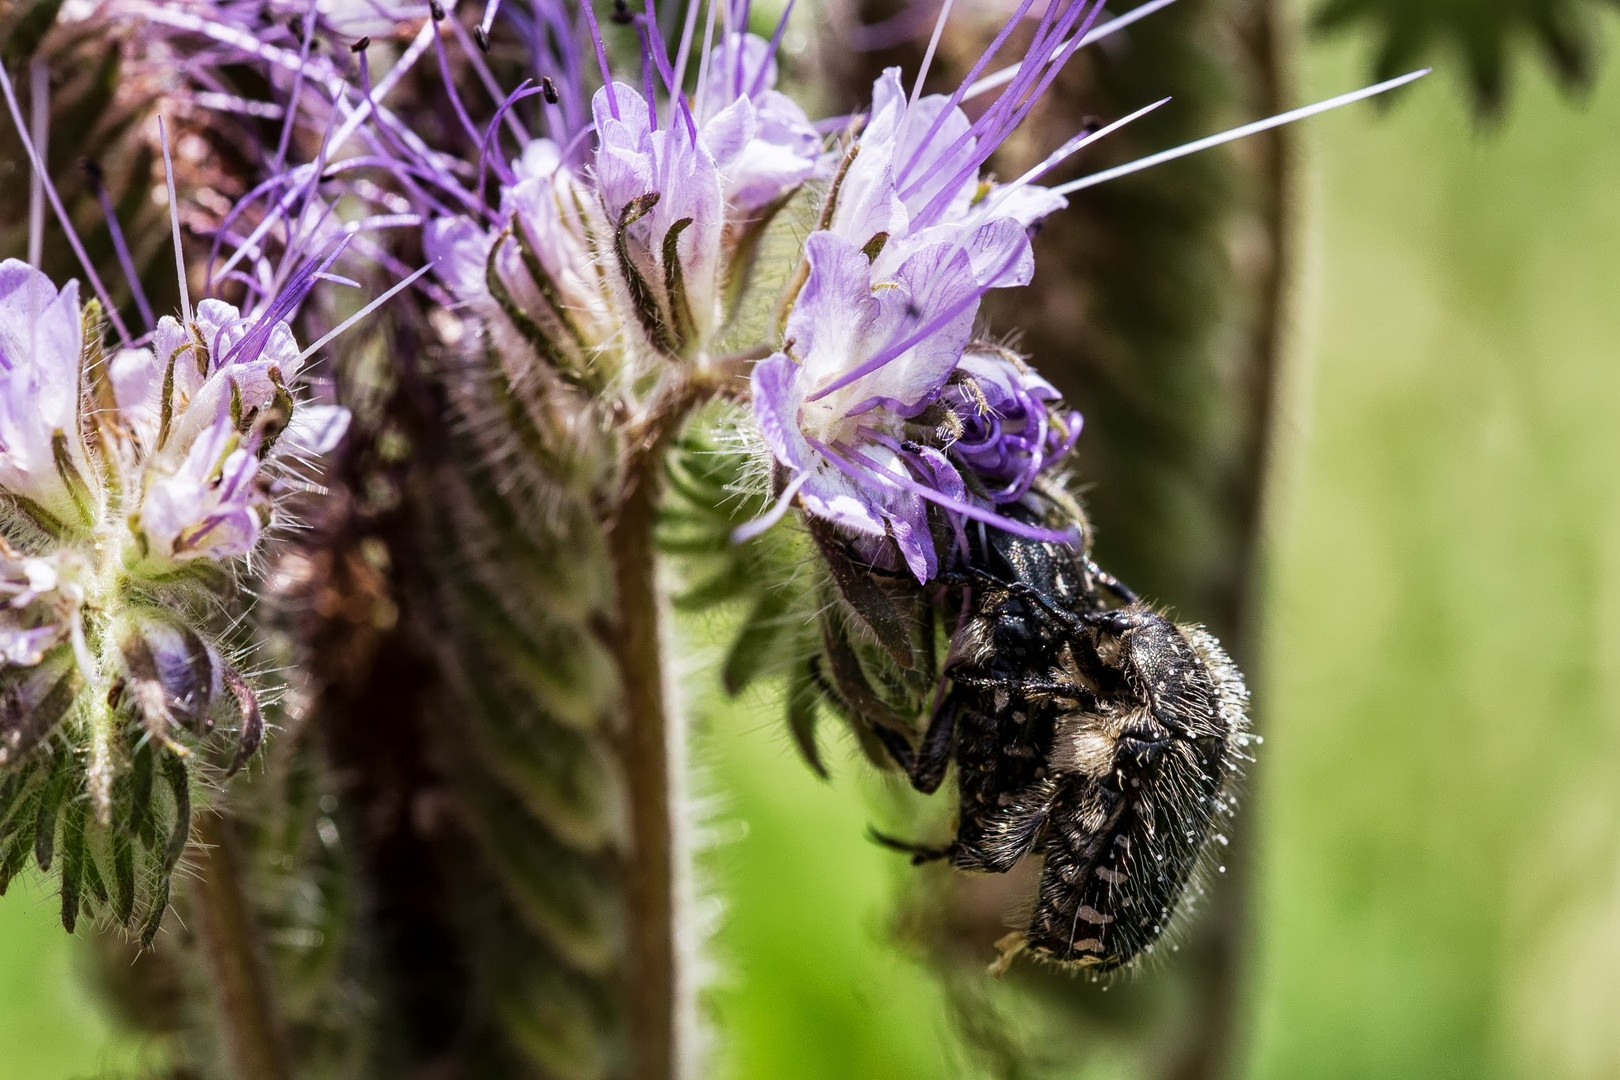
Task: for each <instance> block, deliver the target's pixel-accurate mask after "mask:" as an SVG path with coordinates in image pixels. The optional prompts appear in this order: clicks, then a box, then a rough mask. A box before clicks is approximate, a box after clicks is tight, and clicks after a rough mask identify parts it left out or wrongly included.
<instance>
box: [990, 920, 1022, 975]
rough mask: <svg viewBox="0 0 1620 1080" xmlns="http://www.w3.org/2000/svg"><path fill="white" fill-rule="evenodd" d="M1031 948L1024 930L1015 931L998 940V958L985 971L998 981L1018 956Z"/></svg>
mask: <svg viewBox="0 0 1620 1080" xmlns="http://www.w3.org/2000/svg"><path fill="white" fill-rule="evenodd" d="M1027 948H1029V939H1028V938H1026V937H1024V932H1023V931H1022V930H1014V931H1013V932H1012V933H1010V934H1003V935H1002V936H1001V937H999V938H997V939H996V958H995V959H994V960H992V961H991V962H990V966H989V967H988V968H986V969H985V971H986V972H987V973H988V974H989V975H990V976H991V977H992V978H996V979H1000V978H1003V977H1004V976H1005V975H1006V974H1007V970H1008V969H1009V968H1011V967H1012V963H1013V961H1014V960H1015V959H1017V957H1018V954H1019V953H1021V952H1023V951H1024V950H1025V949H1027Z"/></svg>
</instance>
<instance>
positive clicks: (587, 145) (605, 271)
mask: <svg viewBox="0 0 1620 1080" xmlns="http://www.w3.org/2000/svg"><path fill="white" fill-rule="evenodd" d="M1031 6H1032V5H1031V4H1028V3H1026V4H1023V5H1022V6H1021V7H1020V9H1019V11H1018V12H1017V13H1016V16H1015V20H1014V21H1015V22H1016V21H1017V20H1018V19H1022V18H1023V17H1024V16H1025V15H1027V14H1028V10H1027V9H1029V8H1031ZM537 7H539V8H545V9H546V10H547V11H548V12H549V15H548V16H547V19H548V20H549V21H548V25H552V26H560V27H566V28H568V29H570V30H571V31H572V33H567V34H552V35H549V36H547V37H546V38H545V41H546V48H547V49H549V50H551V53H550V55H549V56H548V57H543V58H542V61H541V63H540V65H539V66H540V69H541V70H542V71H547V70H550V71H554V72H557V73H558V77H557V78H552V77H551V76H549V75H548V76H546V77H545V78H544V79H543V81H542V82H541V84H540V85H539V86H527V85H526V86H523V87H520V88H519V89H518V90H517V91H516V92H514V93H513V94H512V95H511V96H510V97H509V98H508V99H506V101H504V102H503V103H502V104H501V107H500V109H501V119H499V120H497V121H496V123H495V124H494V125H492V126H491V128H490V129H489V131H488V132H487V133H485V134H483V135H482V136H481V139H480V141H481V145H482V148H483V150H482V158H481V161H480V163H479V174H480V177H482V176H483V175H484V174H485V173H486V171H488V172H493V173H494V174H495V175H496V178H497V182H496V184H495V185H494V186H495V189H496V191H497V195H496V197H495V198H493V199H486V197H485V194H484V192H483V191H482V190H481V189H480V188H479V187H478V186H477V185H469V184H467V183H464V182H460V181H458V180H457V174H456V172H455V170H453V169H451V168H448V167H446V164H445V163H444V162H443V161H440V160H436V159H435V158H434V156H433V155H432V154H431V152H429V153H427V154H421V153H417V154H410V153H407V154H404V155H396V158H397V159H398V160H396V162H395V163H394V164H393V166H392V170H393V171H394V172H395V174H396V175H402V176H409V177H410V178H411V183H410V184H409V185H406V187H407V188H414V189H416V191H417V193H418V197H417V199H416V203H417V206H418V208H419V210H420V218H421V220H422V224H423V230H424V247H425V248H426V250H427V253H428V255H429V258H430V260H431V262H432V264H433V266H434V267H435V269H436V272H437V276H438V279H439V281H440V282H441V284H442V285H443V286H444V287H445V288H446V289H447V290H448V292H449V294H450V295H451V297H452V298H453V299H454V300H455V301H457V302H458V303H459V304H460V305H461V307H462V310H463V311H464V312H465V313H467V314H469V315H471V316H472V317H473V319H474V321H475V323H476V324H477V326H478V327H479V328H480V329H481V330H482V331H483V333H484V334H487V335H488V340H489V341H490V342H492V343H494V344H495V346H496V351H497V352H498V353H499V354H500V355H501V360H502V364H503V366H504V367H505V368H506V369H508V381H509V383H510V384H511V385H513V386H515V387H523V386H526V385H532V384H534V383H536V382H537V381H538V382H545V383H552V382H558V381H560V382H561V383H562V384H565V385H566V386H567V387H570V388H572V389H573V390H578V391H582V392H583V394H584V397H585V401H584V402H582V404H583V405H585V406H587V407H597V406H600V405H601V404H602V403H603V401H604V399H608V400H613V401H617V402H619V404H618V405H617V406H615V408H617V410H618V412H619V413H621V414H628V415H634V413H635V412H636V409H637V407H638V405H641V404H645V403H646V402H648V401H650V400H652V399H654V398H656V396H657V389H658V387H659V386H661V385H663V384H664V383H665V382H667V381H668V379H671V378H677V377H685V378H694V377H696V378H703V377H712V378H716V379H727V378H730V379H735V378H736V376H737V375H738V374H748V375H749V379H748V383H749V390H750V393H749V400H750V402H751V409H752V413H753V418H754V424H753V427H754V429H755V430H756V431H757V432H758V433H759V435H760V437H761V445H762V449H763V450H764V451H765V452H766V453H768V454H769V456H770V458H771V460H772V461H773V462H774V465H775V469H774V471H773V475H774V476H775V477H776V487H777V494H778V497H779V500H780V502H781V507H780V508H779V509H785V507H786V506H787V505H788V504H789V503H792V504H794V505H797V506H798V507H799V508H800V509H801V510H802V511H803V512H805V513H807V514H810V515H812V516H814V517H817V518H820V519H822V520H824V521H826V522H828V523H830V524H831V525H833V526H835V527H837V528H840V529H843V530H846V531H849V532H852V533H856V534H861V535H864V536H866V537H869V538H871V539H872V541H873V542H874V543H875V544H876V547H875V548H874V551H875V552H876V553H877V554H878V557H879V558H880V560H885V561H890V560H891V559H897V560H898V561H899V562H902V563H903V564H904V565H905V566H906V567H907V568H909V570H910V571H911V573H912V574H914V575H915V576H916V578H917V579H918V580H920V581H927V580H929V579H931V578H933V577H935V576H936V575H937V574H938V573H939V572H940V567H941V558H942V556H945V557H948V552H944V551H942V550H941V548H940V544H939V542H938V541H937V539H936V530H935V529H934V528H933V526H932V524H931V523H933V522H936V521H940V522H944V523H946V524H948V525H949V526H950V528H949V529H948V530H947V532H952V533H954V534H955V535H956V536H958V537H960V535H961V531H962V527H963V525H964V523H965V522H967V521H969V520H982V521H988V522H991V523H994V524H997V525H998V526H1000V527H1002V528H1007V529H1011V530H1013V531H1018V532H1022V533H1030V534H1039V535H1041V536H1043V537H1046V538H1050V539H1058V540H1062V539H1070V538H1069V537H1067V536H1066V535H1065V534H1061V533H1055V532H1049V531H1047V530H1042V529H1039V528H1036V527H1034V526H1031V525H1028V524H1026V523H1024V522H1022V521H1020V520H1017V519H1014V518H1011V517H1008V516H1006V515H1004V514H1002V513H1001V512H1000V511H999V509H998V507H1000V506H1001V505H1003V504H1005V503H1008V502H1010V501H1016V500H1017V499H1019V498H1021V497H1022V496H1023V495H1024V493H1025V492H1027V491H1028V490H1029V488H1030V486H1031V485H1032V484H1033V483H1034V482H1035V480H1036V478H1037V477H1038V476H1040V475H1041V474H1043V473H1044V472H1045V471H1047V470H1049V469H1051V468H1053V467H1054V466H1055V465H1057V464H1058V463H1059V462H1060V461H1061V459H1062V458H1063V456H1064V454H1065V453H1066V452H1067V451H1068V449H1069V448H1070V447H1071V446H1072V445H1073V443H1074V440H1075V437H1076V436H1077V435H1078V432H1079V429H1080V418H1079V416H1078V414H1076V413H1074V412H1073V411H1071V410H1067V409H1064V408H1063V407H1062V405H1061V403H1060V402H1059V401H1058V400H1057V394H1056V393H1055V391H1054V390H1053V388H1052V387H1051V385H1050V384H1049V383H1047V382H1045V381H1044V380H1042V379H1041V378H1040V377H1039V376H1038V375H1036V374H1035V373H1034V372H1033V371H1031V370H1030V369H1029V368H1028V367H1027V365H1025V364H1024V363H1023V362H1022V361H1021V360H1019V359H1018V358H1017V357H1015V356H1013V355H1011V354H1010V353H1008V352H1007V351H1006V350H1004V349H1001V348H999V347H996V346H993V345H990V344H988V343H986V342H985V341H984V340H983V339H982V338H981V337H980V336H979V334H978V333H977V331H976V321H977V317H978V312H979V305H980V302H981V300H982V298H983V297H984V296H985V294H986V293H987V292H989V291H990V290H991V289H997V288H1011V287H1016V286H1019V285H1023V284H1026V283H1027V282H1028V281H1029V280H1030V277H1031V275H1032V274H1033V272H1034V260H1033V256H1032V253H1031V249H1030V243H1029V231H1030V229H1031V227H1032V226H1034V225H1035V224H1036V223H1038V222H1039V221H1040V220H1041V218H1043V217H1044V216H1046V215H1047V214H1050V213H1052V212H1053V211H1055V210H1058V209H1060V208H1061V207H1063V206H1064V205H1065V200H1064V198H1063V197H1062V196H1061V195H1059V194H1057V193H1055V192H1053V191H1051V190H1049V189H1047V188H1045V187H1042V186H1040V185H1039V184H1037V183H1035V182H1034V181H1035V180H1036V179H1038V177H1039V174H1040V172H1041V170H1036V171H1035V172H1032V173H1031V174H1029V175H1027V176H1024V177H1020V178H1018V179H1017V180H1016V181H1014V182H1012V183H998V182H996V181H994V180H993V179H991V178H989V177H988V175H987V174H986V172H985V167H986V162H987V161H988V159H989V157H990V155H991V154H992V153H993V152H994V151H995V149H996V148H997V147H998V146H999V145H1000V144H1001V142H1002V141H1003V140H1004V139H1005V138H1006V136H1007V134H1008V133H1009V132H1010V131H1011V130H1012V129H1013V128H1014V127H1016V125H1017V124H1018V122H1019V121H1020V120H1021V119H1022V117H1023V116H1024V115H1025V114H1026V113H1027V112H1028V110H1029V108H1030V107H1031V106H1032V104H1033V102H1034V101H1035V100H1036V98H1038V96H1039V94H1040V93H1041V92H1042V91H1043V90H1044V89H1045V87H1046V85H1047V84H1049V83H1050V81H1051V79H1052V78H1053V77H1054V76H1055V74H1056V71H1057V69H1058V68H1059V67H1060V66H1061V65H1062V63H1063V62H1064V61H1065V60H1066V59H1067V58H1068V56H1069V55H1070V54H1072V52H1073V51H1074V49H1075V48H1076V47H1077V41H1078V40H1079V38H1080V37H1081V36H1083V35H1084V33H1085V32H1086V30H1087V29H1089V28H1090V26H1091V23H1092V21H1093V20H1095V18H1096V15H1097V13H1098V10H1099V8H1098V5H1097V4H1095V3H1093V2H1089V0H1087V2H1078V0H1072V2H1058V3H1054V4H1051V5H1047V8H1046V10H1045V11H1044V12H1043V13H1042V14H1040V15H1039V16H1038V17H1035V18H1033V19H1032V21H1033V23H1034V27H1035V36H1034V39H1033V41H1032V42H1031V46H1030V50H1029V56H1030V60H1029V61H1028V62H1026V63H1025V64H1023V65H1021V66H1020V67H1019V69H1018V70H1017V71H1016V72H1014V73H1013V74H1012V76H1011V77H1010V78H1008V79H1004V80H1002V82H1001V84H1000V85H1001V89H1000V92H999V93H998V94H997V95H996V97H995V99H994V100H993V101H992V103H991V104H990V105H989V107H988V108H987V109H985V110H984V111H982V112H981V113H980V114H979V116H978V117H977V118H976V119H974V118H970V116H969V115H968V113H967V111H966V110H965V109H964V108H963V101H964V98H965V96H966V92H967V86H966V84H964V88H963V89H962V90H959V91H958V92H957V93H956V94H954V95H948V96H947V95H926V96H922V95H918V94H915V93H912V94H908V93H907V91H906V88H905V87H904V85H903V84H902V82H901V79H900V73H899V71H898V70H897V69H894V70H889V71H886V72H885V73H884V74H883V76H882V77H881V78H880V79H879V80H878V81H877V83H876V85H875V86H874V87H873V97H872V105H871V108H870V110H869V111H868V112H867V114H866V115H864V116H858V117H852V118H840V119H835V120H833V121H830V122H827V123H823V124H821V125H817V124H815V123H813V122H812V121H811V120H810V119H809V118H808V116H807V115H806V113H805V112H804V110H803V109H802V108H801V107H800V106H799V105H798V104H796V103H795V102H794V101H793V100H792V99H791V98H790V97H788V96H787V95H785V94H783V93H782V92H781V91H779V90H778V89H777V88H776V84H777V78H778V63H777V51H778V46H779V43H780V41H781V38H782V32H781V31H782V27H780V26H779V27H778V29H777V32H776V33H775V34H774V35H773V36H772V37H771V38H770V39H769V40H767V39H766V38H763V37H760V36H755V35H753V34H750V33H747V32H746V31H745V30H743V29H742V27H743V24H744V23H745V21H746V16H747V5H746V3H724V4H714V5H710V6H709V7H708V8H706V9H702V11H703V12H704V14H706V16H707V17H706V18H704V19H701V20H700V19H698V18H696V17H694V18H692V19H689V20H688V21H687V24H686V29H685V32H684V34H683V36H682V38H681V39H680V40H679V42H677V43H676V45H675V47H674V48H673V49H671V48H669V47H668V44H667V43H666V42H665V41H664V40H663V39H662V37H661V34H660V31H659V28H658V24H657V21H656V20H654V19H652V18H651V17H650V13H649V14H648V15H643V14H635V15H634V16H633V17H632V16H629V15H628V14H627V19H628V21H629V22H630V24H631V25H633V27H634V29H635V32H636V33H637V34H638V35H639V37H640V39H641V45H642V53H643V57H644V64H643V71H642V73H641V74H642V77H641V79H639V80H629V79H619V78H615V76H614V73H613V72H612V71H611V69H610V66H609V64H608V62H607V55H608V52H609V51H610V50H609V48H608V46H607V44H606V43H605V42H604V38H603V34H604V28H603V27H601V26H598V24H597V23H596V21H595V19H594V17H593V15H592V13H591V8H590V6H589V5H582V6H580V7H578V8H577V9H576V8H572V7H568V6H564V5H555V6H553V5H547V4H540V5H537ZM553 7H554V10H553ZM649 11H650V9H649ZM700 22H702V23H703V25H704V26H705V28H706V29H705V33H704V34H703V36H702V38H701V39H699V37H698V34H697V32H696V28H697V27H698V25H699V23H700ZM717 23H718V28H717V26H716V24H717ZM1011 25H1012V24H1009V26H1011ZM436 33H437V31H436ZM1006 36H1007V35H1006V34H1005V33H1004V34H1003V35H1002V38H1000V39H998V41H997V43H996V46H995V47H993V48H992V50H991V51H992V52H993V51H994V48H997V47H999V46H1000V45H1001V44H1002V43H1003V41H1004V39H1005V38H1006ZM590 52H594V54H595V59H596V64H595V65H594V67H595V68H596V70H597V72H598V73H599V75H600V81H599V82H596V83H595V85H594V89H593V88H592V81H591V80H590V79H589V77H588V75H587V72H589V71H590V70H591V68H592V67H593V65H592V64H590V63H589V59H588V57H589V53H590ZM670 56H673V57H674V58H675V60H674V63H673V64H672V63H671V62H670V60H669V59H668V58H669V57H670ZM986 59H988V54H987V57H986ZM693 64H695V65H696V68H697V72H696V75H695V77H694V76H692V75H691V73H690V72H689V71H688V70H687V68H688V67H690V66H692V65H693ZM980 66H981V68H982V66H983V62H981V65H980ZM978 71H979V69H978V68H976V69H975V73H977V72H978ZM687 87H692V90H691V91H690V93H689V92H688V91H687V89H686V88H687ZM530 99H538V102H539V103H540V108H539V119H540V121H541V123H542V124H543V125H544V126H545V128H546V130H545V134H543V135H540V136H537V137H531V136H530V135H529V131H528V128H527V127H524V126H523V125H522V124H520V123H517V122H516V121H515V119H514V117H515V116H516V115H517V114H518V113H520V112H525V111H526V110H528V102H529V100H530ZM582 99H583V100H588V101H589V103H590V108H589V111H588V113H587V112H585V111H584V110H582V109H579V108H578V107H577V106H574V107H571V102H577V101H579V100H582ZM462 111H463V112H465V110H462ZM514 133H517V135H518V137H519V142H520V145H519V148H518V152H517V153H516V155H515V156H514V157H513V158H511V159H510V161H506V160H503V157H502V155H501V153H500V150H499V147H500V145H501V143H502V142H503V140H504V139H506V138H508V137H512V136H513V135H514ZM1090 137H1091V135H1090V134H1089V133H1088V134H1086V135H1082V136H1081V137H1079V138H1077V139H1075V140H1073V141H1071V143H1070V144H1069V145H1068V146H1066V147H1064V148H1062V150H1060V152H1059V153H1057V154H1054V155H1053V157H1052V158H1051V159H1049V161H1048V162H1047V163H1046V166H1045V167H1050V166H1051V165H1053V164H1055V163H1056V162H1057V161H1059V160H1061V159H1062V158H1063V157H1064V156H1066V155H1067V154H1069V153H1072V152H1073V151H1074V150H1076V149H1078V148H1079V147H1081V146H1083V145H1085V143H1086V142H1087V141H1089V138H1090ZM426 176H431V177H433V178H434V180H435V183H434V184H433V185H431V187H432V192H433V194H431V195H422V194H421V192H422V188H423V185H422V184H421V183H420V179H421V178H422V177H426ZM790 207H792V208H793V209H792V211H790V213H789V214H787V215H784V211H787V210H788V209H789V208H790ZM789 218H790V219H791V220H790V221H789V222H788V224H787V225H786V226H784V227H783V228H781V229H776V230H773V229H772V226H773V225H774V224H775V223H777V222H781V221H784V220H785V219H789ZM795 234H797V240H796V243H797V247H796V250H793V251H788V252H785V253H784V251H783V250H781V247H782V243H783V241H784V238H791V237H794V236H795ZM768 235H769V238H770V242H771V243H772V244H773V245H774V246H772V247H771V249H770V250H771V252H772V255H773V257H774V259H775V263H774V264H773V265H771V266H767V267H761V266H760V265H759V257H760V252H761V251H762V250H763V249H764V248H765V246H766V244H767V236H768ZM795 267H796V269H793V268H795ZM784 268H785V269H784ZM761 289H768V290H781V294H780V296H779V297H777V298H776V299H774V300H771V301H764V302H762V301H761V300H760V299H759V298H758V297H757V295H756V294H757V293H758V292H759V291H760V290H761ZM762 312H763V314H761V313H762ZM773 313H774V316H775V317H774V318H773V317H772V314H773ZM514 355H520V356H522V357H524V358H525V359H524V360H523V362H522V363H520V364H516V365H514V363H513V361H512V357H513V356H514ZM739 356H743V357H748V358H749V360H750V361H753V360H755V359H757V362H753V363H752V370H751V372H749V371H748V369H747V368H746V367H743V368H742V369H741V370H739V369H738V364H737V358H738V357H739ZM725 389H726V390H727V391H728V392H735V391H736V390H737V389H739V388H738V387H737V386H736V385H735V384H733V385H730V386H727V387H726V388H725ZM775 516H777V515H772V517H771V518H770V520H774V517H775ZM761 524H763V523H761ZM750 531H752V530H750ZM885 546H888V550H889V552H891V553H892V556H890V555H882V554H881V551H882V549H883V548H884V547H885Z"/></svg>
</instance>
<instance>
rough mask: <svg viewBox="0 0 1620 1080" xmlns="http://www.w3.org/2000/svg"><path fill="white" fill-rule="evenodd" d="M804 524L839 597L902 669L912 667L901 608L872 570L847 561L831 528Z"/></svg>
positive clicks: (907, 628) (909, 636)
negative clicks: (890, 597)
mask: <svg viewBox="0 0 1620 1080" xmlns="http://www.w3.org/2000/svg"><path fill="white" fill-rule="evenodd" d="M805 523H806V524H807V525H808V526H809V529H810V535H811V537H812V538H814V540H815V542H816V547H817V548H818V549H820V551H821V557H822V559H823V560H824V561H825V562H826V564H827V569H828V570H829V571H830V572H831V574H832V579H833V584H834V585H836V586H837V587H838V592H839V595H841V596H842V597H843V598H844V600H845V602H846V603H848V604H849V606H850V609H851V610H852V611H854V613H855V614H856V616H857V617H859V618H860V620H861V622H863V623H865V624H866V627H867V629H869V630H871V631H872V635H873V636H874V637H876V638H877V640H878V643H879V644H880V645H882V646H883V648H884V649H885V650H887V652H888V653H889V655H890V656H892V657H893V658H894V662H895V663H897V664H899V665H900V666H901V667H903V668H909V667H911V666H912V665H913V663H914V660H913V656H912V648H911V642H912V629H911V626H910V624H909V623H908V622H907V620H906V618H905V616H904V615H902V614H901V612H900V609H899V608H897V607H895V605H894V602H893V601H892V600H890V599H889V597H888V596H887V595H886V594H885V593H884V592H883V590H882V589H881V588H879V587H878V585H877V583H876V582H875V581H873V579H872V570H871V569H870V568H869V567H864V566H861V565H859V564H858V563H856V562H855V561H854V560H853V559H852V558H850V556H849V553H848V551H847V549H846V548H845V545H844V541H843V539H842V538H841V537H840V536H839V535H838V534H837V533H836V532H835V531H834V530H833V529H832V527H831V526H829V525H825V524H823V523H822V522H820V521H818V520H816V519H815V518H812V517H806V518H805Z"/></svg>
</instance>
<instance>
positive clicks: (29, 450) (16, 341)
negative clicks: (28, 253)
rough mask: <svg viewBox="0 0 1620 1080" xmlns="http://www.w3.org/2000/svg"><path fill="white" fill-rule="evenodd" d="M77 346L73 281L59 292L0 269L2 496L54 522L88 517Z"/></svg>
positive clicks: (22, 273) (4, 266) (13, 264)
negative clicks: (80, 425) (6, 496)
mask: <svg viewBox="0 0 1620 1080" xmlns="http://www.w3.org/2000/svg"><path fill="white" fill-rule="evenodd" d="M83 344H84V333H83V326H82V323H81V317H80V314H79V287H78V283H77V282H72V281H70V282H68V284H67V286H66V287H65V288H63V289H62V290H61V291H58V290H57V289H56V287H55V286H54V285H52V284H51V281H50V279H49V278H47V277H46V276H45V275H44V274H42V273H40V272H39V271H38V270H36V269H34V268H33V267H31V266H29V265H28V264H27V263H24V262H21V261H19V260H17V259H7V260H5V261H4V262H0V491H3V492H4V493H5V494H7V495H10V496H11V497H12V498H13V500H15V501H16V502H17V503H19V504H21V505H22V506H23V507H24V508H25V509H28V510H31V511H33V512H34V513H35V516H36V518H37V517H39V512H40V511H43V513H44V515H46V517H47V518H48V519H50V520H54V522H57V523H61V522H69V521H80V520H82V518H83V516H84V514H85V513H86V508H85V506H84V500H85V498H86V483H85V481H84V479H83V477H84V476H85V475H86V473H87V471H88V470H86V469H85V468H84V467H83V466H84V461H85V453H84V447H83V443H82V440H81V438H80V435H79V404H80V399H79V369H80V365H81V363H82V353H83Z"/></svg>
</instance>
